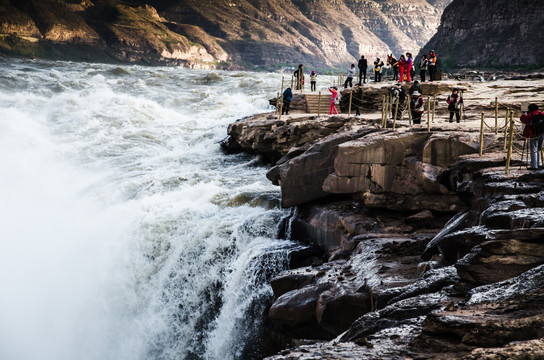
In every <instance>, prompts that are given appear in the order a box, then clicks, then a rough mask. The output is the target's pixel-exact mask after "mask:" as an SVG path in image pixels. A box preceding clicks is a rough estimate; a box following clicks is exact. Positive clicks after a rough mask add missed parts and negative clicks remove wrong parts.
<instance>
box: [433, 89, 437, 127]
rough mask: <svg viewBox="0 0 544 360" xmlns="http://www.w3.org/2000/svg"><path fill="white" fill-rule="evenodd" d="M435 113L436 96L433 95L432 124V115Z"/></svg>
mask: <svg viewBox="0 0 544 360" xmlns="http://www.w3.org/2000/svg"><path fill="white" fill-rule="evenodd" d="M435 112H436V95H433V123H434V113H435Z"/></svg>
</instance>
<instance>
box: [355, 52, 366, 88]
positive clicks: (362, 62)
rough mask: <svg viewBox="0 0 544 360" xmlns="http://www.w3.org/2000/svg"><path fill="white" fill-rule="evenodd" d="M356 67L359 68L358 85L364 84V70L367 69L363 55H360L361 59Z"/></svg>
mask: <svg viewBox="0 0 544 360" xmlns="http://www.w3.org/2000/svg"><path fill="white" fill-rule="evenodd" d="M357 67H358V68H359V85H361V84H365V83H366V68H367V67H368V63H367V61H366V59H365V56H364V55H361V58H360V59H359V63H358V64H357ZM361 79H362V80H363V82H362V83H361Z"/></svg>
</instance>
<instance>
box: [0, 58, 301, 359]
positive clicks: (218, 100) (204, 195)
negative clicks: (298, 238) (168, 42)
mask: <svg viewBox="0 0 544 360" xmlns="http://www.w3.org/2000/svg"><path fill="white" fill-rule="evenodd" d="M0 68H1V69H2V71H1V72H0V153H1V154H2V155H1V156H0V219H1V220H0V289H1V291H0V319H1V321H0V359H5V360H11V359H14V360H15V359H16V360H26V359H28V360H31V359H40V360H42V359H45V360H47V359H55V360H68V359H70V360H72V359H84V360H85V359H89V360H90V359H189V358H190V359H239V358H242V357H245V358H248V357H249V358H250V357H251V356H255V354H253V355H252V354H251V353H248V348H258V344H254V343H252V342H255V341H257V340H256V339H255V336H254V335H255V332H257V330H258V329H259V326H260V323H259V321H258V319H259V315H260V314H262V313H263V312H264V310H265V307H266V302H267V300H269V299H270V297H271V289H270V287H269V286H268V285H267V281H268V280H269V279H270V278H271V277H272V276H273V275H274V274H276V273H277V272H278V271H281V270H282V269H284V268H285V267H286V266H287V261H288V259H287V258H288V250H289V248H292V247H293V246H296V245H295V244H293V243H292V242H290V241H288V240H284V239H280V237H281V235H280V233H281V231H280V230H281V229H280V227H281V225H282V223H283V222H284V220H285V219H287V218H288V217H289V215H290V214H289V212H288V211H287V210H285V209H281V208H280V205H279V195H280V194H279V189H278V188H277V187H275V186H273V185H272V184H271V183H270V182H269V181H268V180H267V179H266V177H265V173H266V168H265V167H263V165H262V164H261V163H260V162H259V160H258V159H257V158H255V157H252V156H247V155H229V156H227V155H224V154H223V153H222V152H221V150H220V147H219V144H218V142H219V141H220V140H222V139H223V138H224V137H225V136H226V127H227V125H228V124H229V123H231V122H234V121H235V120H236V119H238V118H241V117H244V116H248V115H252V114H255V113H259V112H264V111H269V110H270V108H269V107H268V102H267V99H268V98H270V97H272V96H274V95H275V94H276V92H277V91H278V87H279V84H281V76H280V75H278V74H263V73H249V72H220V71H215V72H210V71H197V70H187V69H180V68H151V67H139V66H113V65H100V64H76V63H65V62H29V61H18V60H10V61H6V60H3V61H1V62H0Z"/></svg>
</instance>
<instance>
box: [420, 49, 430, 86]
mask: <svg viewBox="0 0 544 360" xmlns="http://www.w3.org/2000/svg"><path fill="white" fill-rule="evenodd" d="M428 63H429V60H427V55H421V61H420V62H419V77H420V78H421V82H425V73H426V72H427V64H428Z"/></svg>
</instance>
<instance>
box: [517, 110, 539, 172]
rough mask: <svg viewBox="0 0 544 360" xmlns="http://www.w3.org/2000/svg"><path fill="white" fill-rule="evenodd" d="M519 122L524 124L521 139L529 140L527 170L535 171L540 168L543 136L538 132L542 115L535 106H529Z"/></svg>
mask: <svg viewBox="0 0 544 360" xmlns="http://www.w3.org/2000/svg"><path fill="white" fill-rule="evenodd" d="M520 120H521V122H522V123H524V124H525V128H524V129H523V137H524V138H526V139H530V140H529V148H530V150H531V167H530V168H529V170H537V169H539V168H541V167H542V158H541V151H542V141H543V139H544V135H543V133H541V132H540V125H539V123H541V122H544V113H542V112H541V111H540V110H539V109H538V105H537V104H530V105H529V107H528V109H527V111H526V112H524V113H523V115H521V117H520Z"/></svg>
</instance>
